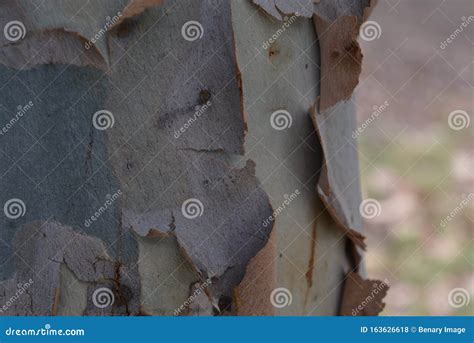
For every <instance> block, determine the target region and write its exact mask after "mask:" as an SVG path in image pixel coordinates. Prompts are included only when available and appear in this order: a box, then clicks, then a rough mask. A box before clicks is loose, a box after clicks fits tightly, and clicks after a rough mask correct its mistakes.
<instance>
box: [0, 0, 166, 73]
mask: <svg viewBox="0 0 474 343" xmlns="http://www.w3.org/2000/svg"><path fill="white" fill-rule="evenodd" d="M161 3H162V0H130V1H129V3H128V4H127V5H126V6H125V7H124V9H123V13H122V14H121V16H120V19H119V20H118V21H117V22H116V23H115V24H114V25H112V26H111V27H110V28H109V29H108V30H107V32H106V33H105V37H104V40H105V42H104V43H103V44H102V45H100V46H96V45H95V44H93V43H91V42H90V41H89V38H87V37H84V35H82V34H81V32H76V31H71V30H68V29H66V28H65V27H55V28H49V29H44V30H33V31H31V32H29V33H28V35H27V36H26V37H25V39H23V40H22V41H20V42H14V43H9V44H7V45H4V46H1V47H0V63H1V64H4V65H6V66H8V67H11V68H15V69H21V70H27V69H31V68H33V67H35V66H38V65H44V64H73V65H77V66H93V67H96V68H99V69H102V70H107V68H108V67H109V66H110V52H109V43H108V35H109V32H110V31H112V30H116V29H118V28H119V27H120V25H121V24H122V23H123V22H124V21H126V20H127V19H129V18H132V17H135V16H138V15H140V14H141V13H143V12H144V11H145V10H146V9H148V8H150V7H153V6H159V5H161ZM38 39H40V40H41V41H40V42H37V40H38ZM50 41H51V42H50ZM26 43H28V44H29V45H27V44H26ZM46 43H49V44H51V46H52V48H51V50H56V51H61V52H62V53H63V55H62V56H57V55H50V56H43V55H42V53H41V50H43V47H44V45H45V44H46ZM78 44H79V45H78ZM33 45H36V48H37V49H32V47H33ZM72 46H79V47H82V51H81V52H79V55H75V54H74V51H71V50H70V49H71V47H72ZM34 50H37V51H34ZM71 52H72V53H73V55H74V56H69V55H70V53H71ZM18 53H21V54H22V55H24V56H25V61H16V60H14V59H11V58H9V57H8V54H18ZM81 53H82V54H81ZM2 55H4V56H2Z"/></svg>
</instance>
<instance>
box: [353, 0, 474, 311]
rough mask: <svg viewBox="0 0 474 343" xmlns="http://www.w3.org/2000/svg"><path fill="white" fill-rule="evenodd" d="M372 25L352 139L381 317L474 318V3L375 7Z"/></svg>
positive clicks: (389, 1)
mask: <svg viewBox="0 0 474 343" xmlns="http://www.w3.org/2000/svg"><path fill="white" fill-rule="evenodd" d="M369 20H371V21H374V22H376V23H378V24H379V27H380V31H379V35H378V38H373V37H372V38H370V39H365V40H364V39H363V37H362V38H360V39H359V40H360V44H361V46H362V51H363V54H364V57H365V59H364V64H363V71H362V75H361V79H360V83H359V86H358V88H357V90H356V93H357V94H356V102H357V110H358V119H359V130H358V132H357V133H356V135H354V136H357V139H358V144H359V149H360V169H361V177H362V186H363V189H364V191H363V192H364V194H363V197H364V198H372V199H375V200H376V201H378V203H379V204H380V210H381V211H380V214H379V215H378V216H375V217H374V218H368V219H366V227H367V230H368V232H367V236H368V238H367V239H368V249H367V255H366V261H367V268H368V272H369V275H371V276H373V277H374V278H375V277H376V278H379V279H381V280H384V279H386V280H387V281H388V282H389V283H390V285H391V290H390V291H389V293H388V296H387V298H386V303H387V306H386V308H385V310H384V312H383V313H382V315H473V314H474V304H473V303H474V299H472V297H473V293H474V274H473V263H474V244H473V221H474V135H473V132H474V131H473V127H474V122H473V121H474V119H473V117H472V115H473V112H474V111H473V108H474V106H473V104H474V100H473V99H474V97H473V95H474V94H473V85H474V73H473V70H474V69H473V56H474V53H473V52H474V45H473V44H474V2H473V1H472V0H450V1H445V0H416V1H408V0H405V1H400V0H380V1H379V4H378V6H377V7H376V10H375V11H374V13H373V14H372V16H371V17H370V18H369Z"/></svg>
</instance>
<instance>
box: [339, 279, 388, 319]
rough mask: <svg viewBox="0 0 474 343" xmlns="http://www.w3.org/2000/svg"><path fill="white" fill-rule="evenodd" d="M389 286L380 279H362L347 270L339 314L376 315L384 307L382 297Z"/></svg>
mask: <svg viewBox="0 0 474 343" xmlns="http://www.w3.org/2000/svg"><path fill="white" fill-rule="evenodd" d="M388 289H389V286H388V284H387V283H385V282H383V281H380V280H370V279H363V278H362V277H361V276H360V275H359V274H357V273H356V272H349V273H348V274H347V276H346V279H345V283H344V290H343V294H342V304H341V310H340V315H341V316H376V315H378V314H379V313H380V312H381V311H382V310H383V309H384V307H385V303H384V302H383V298H384V297H385V295H386V294H387V291H388Z"/></svg>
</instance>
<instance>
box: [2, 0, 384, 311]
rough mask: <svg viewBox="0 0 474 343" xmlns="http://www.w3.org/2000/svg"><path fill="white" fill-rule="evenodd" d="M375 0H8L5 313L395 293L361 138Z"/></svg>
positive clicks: (344, 307) (321, 300)
mask: <svg viewBox="0 0 474 343" xmlns="http://www.w3.org/2000/svg"><path fill="white" fill-rule="evenodd" d="M372 5H373V4H370V3H368V1H363V0H361V1H358V2H353V1H348V0H347V1H345V0H340V1H337V2H333V1H324V0H322V1H321V3H313V1H312V0H307V1H302V0H299V1H292V2H289V1H288V2H284V1H281V0H259V1H257V0H255V1H250V0H233V1H215V0H206V1H204V0H203V1H195V0H193V1H191V0H177V1H160V0H130V1H122V2H121V1H115V0H114V1H112V0H102V1H99V0H96V1H89V2H87V3H82V2H79V1H74V0H63V1H54V0H46V1H44V2H43V3H42V4H41V5H36V4H35V2H33V1H27V0H23V1H13V0H11V1H10V0H9V1H4V2H2V4H0V23H1V24H2V25H3V27H4V35H3V36H2V37H1V38H0V44H1V47H0V49H1V50H0V63H1V66H0V78H1V84H2V88H1V93H2V97H1V100H0V101H1V106H0V125H2V126H3V127H2V128H1V131H0V142H1V143H0V147H1V149H0V161H1V163H0V168H1V169H0V173H1V175H2V176H1V178H0V183H1V189H2V193H1V196H0V201H1V203H2V204H4V205H5V206H4V215H2V216H0V228H1V231H0V245H1V246H2V248H1V250H0V265H1V267H0V280H1V281H2V283H1V284H0V306H1V305H2V304H4V305H3V307H0V314H2V315H226V314H227V315H229V314H230V315H273V314H281V315H336V314H349V315H350V314H351V313H352V312H353V310H354V308H355V307H357V305H358V304H359V303H361V302H362V301H363V300H364V299H366V297H367V295H368V294H369V295H370V294H371V292H372V291H373V288H374V287H376V288H380V287H381V286H383V287H381V288H383V292H382V293H383V294H384V293H385V292H386V288H387V287H385V285H384V284H383V283H381V282H379V281H370V280H364V279H363V277H364V273H363V270H362V269H363V268H362V265H361V254H362V250H363V249H364V248H365V245H364V242H363V239H364V237H363V234H362V226H363V224H362V219H361V216H360V213H359V204H360V203H361V199H360V189H359V181H358V162H357V148H356V142H354V140H353V139H352V137H351V135H352V132H353V131H354V130H355V127H356V122H355V111H354V106H353V103H352V101H351V96H352V91H353V89H354V87H355V86H356V85H357V81H358V76H359V73H360V63H361V60H362V55H361V54H360V49H359V47H358V44H357V41H356V38H357V32H358V29H359V26H360V25H361V23H362V21H363V20H364V18H366V16H367V15H368V11H369V10H370V7H371V6H372ZM383 294H380V296H377V297H376V299H375V300H374V301H373V302H372V304H370V305H368V306H365V307H364V309H363V310H361V312H360V313H359V312H358V313H357V314H376V313H378V312H379V311H380V310H381V308H382V307H383V303H382V301H381V298H382V297H383ZM352 314H354V313H352Z"/></svg>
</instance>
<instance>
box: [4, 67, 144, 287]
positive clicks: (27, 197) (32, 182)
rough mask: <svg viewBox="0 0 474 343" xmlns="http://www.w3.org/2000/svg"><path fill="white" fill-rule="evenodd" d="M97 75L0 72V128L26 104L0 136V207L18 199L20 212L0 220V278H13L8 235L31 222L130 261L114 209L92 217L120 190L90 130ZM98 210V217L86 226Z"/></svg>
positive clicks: (96, 105)
mask: <svg viewBox="0 0 474 343" xmlns="http://www.w3.org/2000/svg"><path fill="white" fill-rule="evenodd" d="M101 76H102V72H99V71H98V70H97V69H94V68H89V67H76V66H65V65H47V66H41V67H38V68H35V69H32V70H28V71H16V70H12V69H9V68H5V67H3V66H2V67H0V82H1V84H2V85H3V88H2V95H3V97H2V99H1V103H2V106H0V123H1V124H0V125H1V126H2V127H3V126H5V125H6V123H9V122H10V121H11V119H12V118H13V117H15V116H16V113H17V106H19V105H21V106H24V105H25V104H27V103H28V102H29V101H32V103H33V106H31V108H30V109H29V110H28V111H27V112H25V113H24V114H23V116H21V117H18V121H16V122H15V123H14V125H12V126H11V127H9V129H8V130H7V131H6V132H5V131H2V133H3V134H1V135H0V171H1V175H2V178H1V179H0V187H1V189H2V193H1V195H0V204H2V206H3V204H5V203H6V202H7V201H8V200H9V199H12V198H18V199H21V200H22V201H23V202H24V203H25V205H26V213H25V215H24V216H23V217H20V218H18V219H15V220H13V219H10V218H8V217H7V216H5V215H4V214H3V213H2V215H1V216H0V227H2V230H1V231H0V239H1V241H2V242H4V244H5V246H4V247H3V248H2V249H0V263H1V267H0V279H6V278H8V277H9V276H10V275H11V274H12V273H13V271H14V268H13V264H12V259H11V257H12V256H13V255H14V254H13V252H14V250H12V244H11V242H12V239H13V237H14V235H15V233H16V231H17V230H18V229H19V228H20V227H21V226H22V225H24V224H27V223H29V222H32V221H35V220H47V219H53V220H56V221H58V222H60V223H63V224H65V225H68V226H71V227H74V228H75V229H77V230H79V231H82V232H84V233H85V234H88V235H91V236H95V237H98V238H100V239H102V240H103V242H104V244H105V245H106V247H107V248H108V249H109V251H110V255H111V256H112V258H113V259H114V260H119V261H122V262H123V263H132V262H133V261H136V258H137V254H138V252H137V248H136V242H135V240H134V238H133V237H131V236H130V234H128V233H127V232H126V231H124V230H123V229H122V227H121V225H120V222H119V220H118V218H120V214H119V211H120V208H119V203H120V202H119V201H116V202H114V203H113V204H112V205H111V206H109V207H108V208H107V209H106V210H105V211H101V210H100V209H101V207H103V206H104V203H105V201H106V199H107V194H114V193H115V192H116V191H117V190H118V189H119V188H120V186H119V184H118V183H117V181H116V179H115V177H114V175H113V174H112V169H111V168H110V166H109V165H108V163H107V160H108V155H107V147H106V144H105V139H106V136H105V134H104V133H103V132H102V131H99V130H97V129H95V128H94V126H93V125H92V116H93V114H94V113H95V112H96V111H98V110H100V109H102V108H103V103H102V102H103V101H104V100H103V99H104V97H105V94H106V89H107V87H108V82H107V79H106V78H103V77H101ZM39 138H40V139H39ZM119 200H120V199H119ZM98 211H100V212H101V214H100V215H99V216H98V217H97V218H96V219H95V220H94V221H91V223H90V225H87V224H86V223H85V222H86V220H87V219H89V218H90V217H91V216H95V214H96V213H97V212H98Z"/></svg>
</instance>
